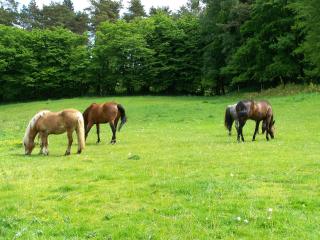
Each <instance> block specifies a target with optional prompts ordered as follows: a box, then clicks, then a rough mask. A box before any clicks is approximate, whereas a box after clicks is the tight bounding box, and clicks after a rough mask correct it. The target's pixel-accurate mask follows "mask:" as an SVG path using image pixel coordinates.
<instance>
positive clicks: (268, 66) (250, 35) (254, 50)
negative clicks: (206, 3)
mask: <svg viewBox="0 0 320 240" xmlns="http://www.w3.org/2000/svg"><path fill="white" fill-rule="evenodd" d="M293 25H294V13H293V11H292V10H291V9H290V8H288V4H287V1H283V0H272V1H271V0H270V1H262V0H258V1H257V2H256V3H255V4H254V6H253V9H252V14H251V19H249V20H248V21H247V22H246V23H245V24H244V25H243V26H242V29H241V31H242V35H243V38H245V41H244V43H243V44H242V45H241V46H240V47H239V48H238V49H237V51H236V52H235V54H234V56H232V61H231V63H230V65H229V69H231V70H232V71H233V72H234V73H235V76H234V78H233V83H234V84H239V83H242V84H245V85H248V84H249V85H251V86H257V85H258V86H261V87H262V86H263V85H269V86H270V85H273V84H276V83H278V84H279V83H287V82H295V81H298V79H299V78H300V77H301V76H302V75H303V71H302V69H303V63H302V59H301V58H300V57H299V56H297V55H296V54H295V50H296V49H297V47H298V45H299V41H298V40H297V39H298V36H299V33H297V32H296V31H294V30H293V28H292V27H293Z"/></svg>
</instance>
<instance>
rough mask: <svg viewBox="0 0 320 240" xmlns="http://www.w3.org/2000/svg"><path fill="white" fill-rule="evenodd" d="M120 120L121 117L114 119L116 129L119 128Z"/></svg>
mask: <svg viewBox="0 0 320 240" xmlns="http://www.w3.org/2000/svg"><path fill="white" fill-rule="evenodd" d="M118 122H119V117H116V119H115V120H114V127H115V128H116V130H117V126H118Z"/></svg>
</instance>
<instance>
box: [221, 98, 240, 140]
mask: <svg viewBox="0 0 320 240" xmlns="http://www.w3.org/2000/svg"><path fill="white" fill-rule="evenodd" d="M236 106H237V104H236V103H235V104H233V105H228V106H227V108H226V113H225V116H224V126H225V127H226V128H227V129H228V131H229V136H231V130H232V125H233V122H235V127H236V129H237V131H238V128H239V121H238V115H237V111H236Z"/></svg>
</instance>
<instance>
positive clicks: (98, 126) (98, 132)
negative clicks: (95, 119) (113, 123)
mask: <svg viewBox="0 0 320 240" xmlns="http://www.w3.org/2000/svg"><path fill="white" fill-rule="evenodd" d="M96 128H97V136H98V139H97V143H99V142H100V124H99V123H97V124H96Z"/></svg>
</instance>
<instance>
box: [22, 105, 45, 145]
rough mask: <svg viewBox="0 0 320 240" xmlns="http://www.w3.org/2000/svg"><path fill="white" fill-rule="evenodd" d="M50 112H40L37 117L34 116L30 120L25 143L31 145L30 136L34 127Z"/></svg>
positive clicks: (24, 138) (24, 139)
mask: <svg viewBox="0 0 320 240" xmlns="http://www.w3.org/2000/svg"><path fill="white" fill-rule="evenodd" d="M48 112H49V111H48V110H43V111H40V112H38V113H37V114H36V115H34V116H33V118H32V119H31V120H30V122H29V124H28V127H27V129H26V132H25V134H24V137H23V143H25V144H28V143H29V134H30V131H31V129H32V128H34V125H35V124H36V122H37V121H38V120H39V118H41V117H43V116H44V115H46V114H47V113H48Z"/></svg>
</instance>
